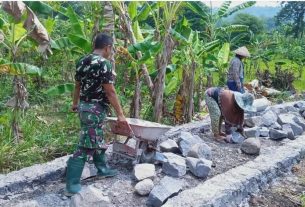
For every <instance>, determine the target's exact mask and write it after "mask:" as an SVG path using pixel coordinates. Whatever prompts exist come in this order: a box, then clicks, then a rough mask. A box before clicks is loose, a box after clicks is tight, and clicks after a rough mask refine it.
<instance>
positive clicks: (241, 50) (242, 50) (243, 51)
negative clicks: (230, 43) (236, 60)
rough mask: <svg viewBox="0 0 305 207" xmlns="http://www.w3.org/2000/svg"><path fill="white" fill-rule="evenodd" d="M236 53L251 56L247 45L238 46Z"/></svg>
mask: <svg viewBox="0 0 305 207" xmlns="http://www.w3.org/2000/svg"><path fill="white" fill-rule="evenodd" d="M234 53H235V54H237V55H240V56H243V57H250V53H249V51H248V49H247V48H246V47H245V46H243V47H239V48H237V49H236V50H234Z"/></svg>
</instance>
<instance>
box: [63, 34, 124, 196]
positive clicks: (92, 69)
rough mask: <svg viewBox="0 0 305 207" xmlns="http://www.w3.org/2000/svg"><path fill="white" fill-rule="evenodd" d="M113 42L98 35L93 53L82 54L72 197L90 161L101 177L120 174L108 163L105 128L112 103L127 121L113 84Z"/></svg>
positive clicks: (70, 169)
mask: <svg viewBox="0 0 305 207" xmlns="http://www.w3.org/2000/svg"><path fill="white" fill-rule="evenodd" d="M112 45H113V41H112V38H111V37H110V36H108V35H105V34H98V35H97V37H96V38H95V42H94V51H93V53H92V54H89V55H86V56H85V57H82V58H81V59H80V60H79V61H78V63H77V65H76V75H75V91H74V98H73V105H72V110H73V111H77V110H78V112H79V118H80V124H81V132H80V141H79V144H78V149H77V150H76V152H75V153H74V154H73V156H72V157H70V158H69V160H68V162H67V175H66V195H68V196H71V195H73V194H75V193H77V192H79V191H80V190H81V185H80V177H81V174H82V171H83V168H84V165H85V162H86V161H87V160H91V161H93V163H94V164H95V166H96V168H97V170H98V172H97V175H98V176H102V177H111V176H115V175H116V174H117V171H116V170H114V169H110V168H109V167H108V166H107V164H106V156H105V151H106V148H105V145H104V138H103V129H102V126H103V123H104V119H105V117H106V115H107V111H108V109H109V105H112V106H113V108H114V109H115V111H116V114H117V117H118V121H119V122H126V119H125V117H124V115H123V111H122V108H121V106H120V103H119V101H118V98H117V95H116V92H115V89H114V86H113V74H112V66H111V63H110V62H109V60H107V59H108V58H110V56H111V52H112ZM125 124H126V123H125ZM127 126H128V127H129V128H130V126H129V125H128V124H127Z"/></svg>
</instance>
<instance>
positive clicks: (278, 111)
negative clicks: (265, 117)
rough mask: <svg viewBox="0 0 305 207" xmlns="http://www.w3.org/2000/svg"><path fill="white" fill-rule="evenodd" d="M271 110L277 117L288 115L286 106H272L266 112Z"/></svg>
mask: <svg viewBox="0 0 305 207" xmlns="http://www.w3.org/2000/svg"><path fill="white" fill-rule="evenodd" d="M269 110H271V111H273V112H274V113H276V114H277V115H279V114H282V113H287V110H286V108H285V106H284V104H278V105H274V106H270V107H268V108H267V109H266V110H265V111H269Z"/></svg>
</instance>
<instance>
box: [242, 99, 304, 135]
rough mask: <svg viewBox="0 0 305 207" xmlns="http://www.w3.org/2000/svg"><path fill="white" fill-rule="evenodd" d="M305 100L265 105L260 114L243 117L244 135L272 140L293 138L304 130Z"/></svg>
mask: <svg viewBox="0 0 305 207" xmlns="http://www.w3.org/2000/svg"><path fill="white" fill-rule="evenodd" d="M304 117H305V101H299V102H294V103H286V104H279V105H274V106H269V107H267V108H266V109H265V110H264V111H263V112H261V115H260V116H252V117H249V118H247V119H245V125H246V126H247V127H249V128H245V135H246V137H247V138H249V137H268V138H270V139H273V140H282V139H285V138H289V139H295V138H296V136H299V135H301V134H302V133H303V132H304V130H305V120H304Z"/></svg>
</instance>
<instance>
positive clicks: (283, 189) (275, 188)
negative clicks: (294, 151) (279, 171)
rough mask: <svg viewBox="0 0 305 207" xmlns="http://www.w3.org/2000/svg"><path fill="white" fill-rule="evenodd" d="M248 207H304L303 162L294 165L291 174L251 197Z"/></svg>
mask: <svg viewBox="0 0 305 207" xmlns="http://www.w3.org/2000/svg"><path fill="white" fill-rule="evenodd" d="M249 206H250V207H305V161H304V160H303V161H302V162H300V163H299V164H297V165H295V166H294V167H293V168H292V170H291V174H289V175H288V176H285V177H283V178H279V179H278V180H277V181H276V182H274V183H273V184H272V185H271V186H270V187H269V188H268V189H266V190H264V191H262V192H261V193H259V194H258V195H253V196H251V198H250V201H249Z"/></svg>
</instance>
